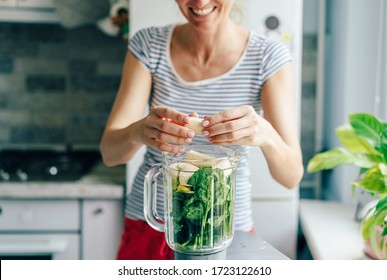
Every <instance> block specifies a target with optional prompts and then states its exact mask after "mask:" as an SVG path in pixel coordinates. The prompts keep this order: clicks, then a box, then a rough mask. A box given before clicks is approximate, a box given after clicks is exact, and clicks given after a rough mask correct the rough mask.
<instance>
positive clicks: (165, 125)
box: [151, 119, 195, 138]
mask: <svg viewBox="0 0 387 280" xmlns="http://www.w3.org/2000/svg"><path fill="white" fill-rule="evenodd" d="M151 127H152V128H155V129H156V130H158V131H161V132H164V133H168V134H171V135H175V136H179V137H184V138H186V137H189V138H192V137H194V136H195V133H194V132H193V131H192V130H191V129H189V128H186V127H184V126H181V125H179V124H175V123H173V122H170V121H168V120H163V119H156V120H154V121H153V122H152V123H151Z"/></svg>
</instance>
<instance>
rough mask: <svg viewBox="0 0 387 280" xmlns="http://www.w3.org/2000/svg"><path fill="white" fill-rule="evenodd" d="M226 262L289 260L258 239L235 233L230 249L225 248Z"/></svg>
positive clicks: (254, 236) (242, 232) (254, 235)
mask: <svg viewBox="0 0 387 280" xmlns="http://www.w3.org/2000/svg"><path fill="white" fill-rule="evenodd" d="M226 259H228V260H288V259H289V258H288V257H287V256H285V255H284V254H282V253H281V252H279V251H278V250H277V249H275V248H274V247H273V246H271V245H270V244H269V243H267V242H266V241H265V240H263V239H262V238H260V237H259V236H258V235H256V234H254V233H250V232H245V231H235V234H234V238H233V240H232V243H231V245H230V247H228V248H227V252H226Z"/></svg>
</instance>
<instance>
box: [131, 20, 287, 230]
mask: <svg viewBox="0 0 387 280" xmlns="http://www.w3.org/2000/svg"><path fill="white" fill-rule="evenodd" d="M173 28H174V25H168V26H165V27H150V28H146V29H142V30H140V31H138V32H137V33H136V34H135V35H134V36H133V38H132V39H131V40H130V43H129V50H130V51H131V52H132V53H133V55H134V56H135V57H136V58H137V59H138V60H139V61H140V63H142V65H143V66H144V67H145V68H146V69H147V70H148V71H149V72H150V73H151V75H152V92H151V95H150V100H149V105H150V106H151V107H153V106H167V107H170V108H174V109H176V110H178V111H180V112H183V113H186V114H189V113H192V112H197V113H198V114H199V117H201V118H203V117H204V116H205V115H213V114H216V113H218V112H221V111H223V110H225V109H229V108H233V107H237V106H241V105H251V106H253V108H254V109H255V110H256V111H257V112H258V113H261V89H262V87H263V85H264V83H265V81H266V80H267V79H268V78H269V77H270V75H272V74H273V73H274V72H276V71H277V70H278V69H279V68H280V67H282V66H283V65H284V64H285V63H286V62H288V61H290V59H291V58H290V54H289V51H288V49H287V48H286V46H285V45H284V44H282V43H281V42H278V41H275V40H274V39H270V38H267V37H265V36H262V35H258V34H257V33H255V32H254V31H251V32H250V36H249V41H248V44H247V46H246V48H245V50H244V52H243V55H242V56H241V57H240V59H239V61H238V62H237V63H236V65H235V66H234V67H233V68H232V69H230V70H229V71H227V72H226V73H224V74H222V75H220V76H217V77H213V78H209V79H205V80H201V81H195V82H188V81H185V80H184V79H182V78H181V77H180V76H179V74H178V73H176V71H175V69H174V68H173V65H172V63H171V58H170V43H171V35H172V31H173ZM192 144H210V143H209V142H208V140H207V139H206V138H205V137H203V136H201V135H196V136H195V137H194V139H193V141H192ZM234 148H236V149H238V150H239V151H240V152H241V153H242V158H241V160H240V162H239V164H238V168H237V174H236V178H237V179H236V191H235V213H234V227H235V229H236V230H250V229H251V228H252V227H253V221H252V211H251V182H250V169H249V149H250V148H249V147H247V146H234ZM161 162H162V160H161V152H160V151H159V150H157V149H153V148H150V147H147V151H146V153H145V155H144V161H143V163H142V165H141V166H140V168H139V171H138V173H137V175H136V177H135V179H134V183H133V186H132V190H131V192H130V193H129V194H128V196H127V199H126V204H125V214H126V216H128V217H129V218H132V219H141V220H144V214H143V188H144V187H143V184H144V177H145V175H146V172H147V171H148V170H149V168H150V167H151V166H152V165H154V164H156V163H161ZM157 193H158V197H157V211H158V213H159V214H160V215H163V210H164V209H163V205H164V204H163V186H162V179H161V178H160V179H159V185H158V192H157Z"/></svg>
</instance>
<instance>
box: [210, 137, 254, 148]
mask: <svg viewBox="0 0 387 280" xmlns="http://www.w3.org/2000/svg"><path fill="white" fill-rule="evenodd" d="M249 142H250V140H249V137H243V138H240V139H238V140H233V141H216V142H211V144H213V145H222V146H234V145H236V146H242V145H248V143H249Z"/></svg>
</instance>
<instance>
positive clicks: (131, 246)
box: [117, 218, 173, 260]
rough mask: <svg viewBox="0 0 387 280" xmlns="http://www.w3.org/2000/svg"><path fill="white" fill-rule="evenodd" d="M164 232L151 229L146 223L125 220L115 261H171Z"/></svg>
mask: <svg viewBox="0 0 387 280" xmlns="http://www.w3.org/2000/svg"><path fill="white" fill-rule="evenodd" d="M172 259H173V251H172V249H171V248H169V247H168V244H167V242H166V240H165V234H164V232H158V231H156V230H154V229H153V228H151V227H150V226H149V225H148V224H147V222H145V221H142V220H132V219H129V218H125V223H124V231H123V233H122V238H121V244H120V247H119V249H118V252H117V260H172Z"/></svg>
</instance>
